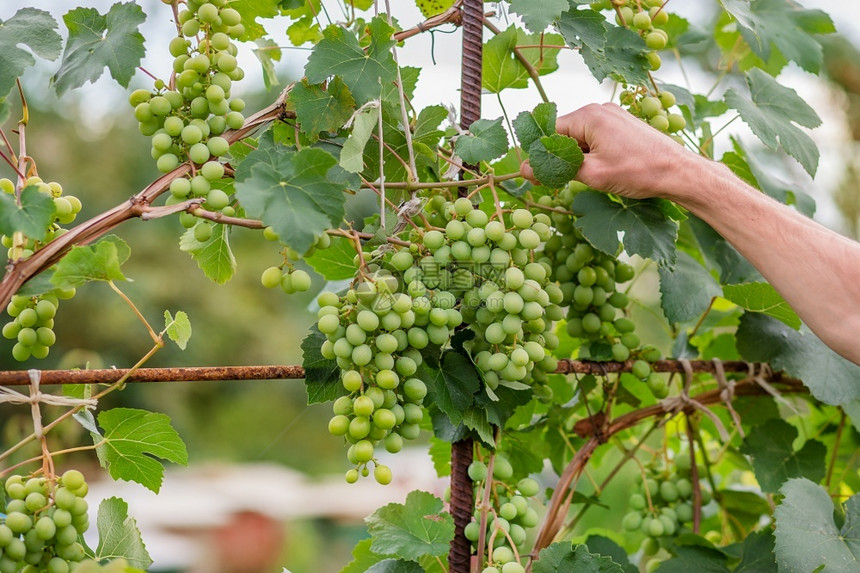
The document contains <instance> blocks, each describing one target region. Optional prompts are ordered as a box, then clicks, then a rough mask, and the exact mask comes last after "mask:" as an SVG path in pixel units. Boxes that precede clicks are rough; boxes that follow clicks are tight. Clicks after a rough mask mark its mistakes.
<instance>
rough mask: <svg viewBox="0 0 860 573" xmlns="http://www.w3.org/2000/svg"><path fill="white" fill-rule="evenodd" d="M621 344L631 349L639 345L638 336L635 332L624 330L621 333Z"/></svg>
mask: <svg viewBox="0 0 860 573" xmlns="http://www.w3.org/2000/svg"><path fill="white" fill-rule="evenodd" d="M621 344H623V345H624V346H626V347H627V348H630V349H633V348H636V347H637V346H639V336H638V335H637V334H636V333H635V332H625V333H624V334H622V335H621Z"/></svg>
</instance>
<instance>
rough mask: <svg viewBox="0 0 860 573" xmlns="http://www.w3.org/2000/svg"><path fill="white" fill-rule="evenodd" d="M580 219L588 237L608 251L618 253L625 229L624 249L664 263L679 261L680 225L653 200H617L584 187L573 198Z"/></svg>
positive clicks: (580, 224)
mask: <svg viewBox="0 0 860 573" xmlns="http://www.w3.org/2000/svg"><path fill="white" fill-rule="evenodd" d="M573 210H574V211H575V212H576V213H577V214H579V215H580V217H579V218H578V219H577V220H576V228H577V229H579V230H580V231H581V232H582V233H583V235H584V236H585V238H586V240H587V241H588V242H589V243H591V244H592V245H593V246H594V247H596V248H597V249H599V250H601V251H603V252H604V253H607V254H610V255H615V253H617V252H618V247H619V246H620V245H621V241H620V240H619V238H618V233H619V232H621V231H623V232H624V250H626V251H627V253H628V254H631V255H634V254H636V255H640V256H642V257H646V258H650V259H653V260H654V261H656V262H657V263H659V264H661V265H669V264H673V263H674V262H675V239H676V238H677V236H678V226H677V224H675V222H674V221H672V220H670V219H669V218H667V217H666V215H665V214H663V212H661V211H660V209H659V208H658V207H657V206H656V205H655V204H654V203H653V202H652V201H649V200H641V201H640V200H636V199H627V200H625V201H624V202H621V201H614V200H612V199H611V198H610V197H609V195H607V194H605V193H601V192H599V191H583V192H580V193H577V195H576V197H574V199H573Z"/></svg>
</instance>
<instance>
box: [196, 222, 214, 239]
mask: <svg viewBox="0 0 860 573" xmlns="http://www.w3.org/2000/svg"><path fill="white" fill-rule="evenodd" d="M194 238H195V239H196V240H197V241H199V242H201V243H205V242H206V241H208V240H209V239H211V238H212V225H210V224H209V223H205V222H203V221H201V222H199V223H197V225H195V226H194Z"/></svg>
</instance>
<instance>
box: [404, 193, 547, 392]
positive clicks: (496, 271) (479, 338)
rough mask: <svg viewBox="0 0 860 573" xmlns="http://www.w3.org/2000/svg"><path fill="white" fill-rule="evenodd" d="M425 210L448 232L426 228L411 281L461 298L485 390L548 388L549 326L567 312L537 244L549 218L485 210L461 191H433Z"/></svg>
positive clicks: (544, 234) (542, 238)
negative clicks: (453, 196)
mask: <svg viewBox="0 0 860 573" xmlns="http://www.w3.org/2000/svg"><path fill="white" fill-rule="evenodd" d="M428 209H429V210H430V213H429V216H428V220H429V221H430V222H431V223H432V224H438V225H439V226H441V225H442V223H443V222H444V229H445V230H444V232H443V231H437V230H431V231H428V232H427V233H425V234H424V237H423V247H424V248H426V250H427V254H426V255H424V256H423V258H421V260H420V261H419V263H418V267H417V268H413V269H412V270H413V271H414V272H413V273H412V275H411V276H409V277H408V278H407V282H408V284H409V285H410V287H411V286H412V285H413V284H418V285H419V287H420V286H421V285H422V284H423V285H427V286H433V285H434V284H435V283H436V282H440V283H444V284H450V285H451V290H452V292H454V293H456V294H457V295H458V296H460V297H461V299H462V300H461V304H460V311H461V313H462V316H463V319H464V321H465V322H466V323H467V324H468V325H469V328H470V329H471V330H472V331H473V332H474V333H475V338H474V340H472V341H471V342H470V343H469V344H470V351H471V353H472V356H474V358H475V363H476V365H477V367H478V370H479V371H480V372H481V374H482V376H483V378H484V381H485V382H486V384H487V386H488V387H489V389H490V390H495V389H496V388H497V387H498V386H499V384H503V385H510V384H512V383H514V382H517V383H527V384H528V383H533V382H537V383H538V386H540V390H537V387H536V390H537V391H538V392H539V393H541V395H543V394H545V393H547V392H549V388H548V387H546V386H543V385H541V383H542V382H545V381H546V374H547V373H548V372H553V371H554V370H555V369H556V368H557V367H558V362H557V361H556V360H555V358H553V357H552V355H551V351H552V350H553V349H555V348H557V347H558V342H559V341H558V337H557V336H556V335H555V333H554V332H553V326H554V321H556V320H559V319H561V318H562V317H563V316H564V314H563V311H562V309H561V307H560V306H559V304H560V303H561V301H562V292H561V290H560V289H559V288H558V286H557V285H555V284H553V283H551V282H550V273H551V267H550V266H549V261H548V260H545V259H544V258H543V257H542V256H541V250H540V249H541V247H542V245H543V243H544V241H546V240H547V239H548V238H549V237H550V236H551V234H552V230H551V227H550V224H551V220H550V218H549V217H548V216H547V215H545V214H543V213H540V214H538V215H536V216H535V215H532V213H531V212H530V211H528V210H526V209H516V210H514V211H513V212H511V213H504V214H502V217H501V218H499V217H498V214H495V215H493V216H490V215H488V214H487V213H485V212H484V211H481V210H476V209H474V208H473V206H472V203H471V201H470V200H469V199H467V198H464V197H461V198H459V199H457V200H456V201H454V202H448V201H445V200H444V198H442V197H440V196H437V197H434V198H433V199H432V200H431V201H430V202H429V204H428ZM428 271H431V272H428Z"/></svg>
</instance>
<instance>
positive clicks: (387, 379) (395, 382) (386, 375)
mask: <svg viewBox="0 0 860 573" xmlns="http://www.w3.org/2000/svg"><path fill="white" fill-rule="evenodd" d="M376 384H377V385H378V386H379V387H380V388H383V389H385V390H394V389H395V388H397V386H399V385H400V377H399V376H398V375H397V373H396V372H394V371H393V370H388V369H385V370H380V371H379V372H377V373H376Z"/></svg>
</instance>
